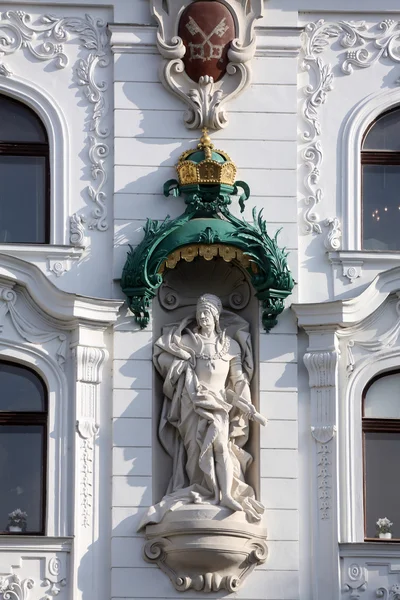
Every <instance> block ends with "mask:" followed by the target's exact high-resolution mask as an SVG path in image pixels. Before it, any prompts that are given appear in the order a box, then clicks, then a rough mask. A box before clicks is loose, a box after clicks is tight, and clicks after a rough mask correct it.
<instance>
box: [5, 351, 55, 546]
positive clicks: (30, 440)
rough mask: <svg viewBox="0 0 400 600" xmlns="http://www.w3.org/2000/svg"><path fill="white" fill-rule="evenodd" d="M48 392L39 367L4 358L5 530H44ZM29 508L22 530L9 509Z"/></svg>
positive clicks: (29, 531)
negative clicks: (35, 369) (17, 526)
mask: <svg viewBox="0 0 400 600" xmlns="http://www.w3.org/2000/svg"><path fill="white" fill-rule="evenodd" d="M46 440H47V394H46V389H45V386H44V383H43V381H42V380H41V379H40V377H39V376H38V375H36V373H34V372H33V371H31V370H30V369H27V368H26V367H23V366H20V365H17V364H15V363H8V362H0V474H1V480H2V489H1V494H0V532H3V533H15V534H17V535H18V534H19V533H26V534H37V535H38V534H39V535H40V534H44V529H45V527H44V520H45V489H46V487H45V486H46ZM17 510H20V511H23V512H24V513H25V514H26V519H23V522H21V523H20V531H15V530H13V529H11V528H10V526H11V525H12V526H13V527H14V526H15V523H14V524H12V523H11V522H10V518H9V515H10V513H13V512H14V511H17Z"/></svg>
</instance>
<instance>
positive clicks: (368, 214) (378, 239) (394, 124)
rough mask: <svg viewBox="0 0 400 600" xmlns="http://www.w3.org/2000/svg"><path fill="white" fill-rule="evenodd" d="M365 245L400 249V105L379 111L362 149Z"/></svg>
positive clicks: (383, 248)
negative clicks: (379, 113)
mask: <svg viewBox="0 0 400 600" xmlns="http://www.w3.org/2000/svg"><path fill="white" fill-rule="evenodd" d="M361 167H362V198H363V200H362V204H363V215H362V224H363V226H362V247H363V249H364V250H382V251H393V250H395V251H398V250H400V235H399V230H400V196H399V189H400V109H399V108H396V109H393V110H391V111H389V112H386V113H384V114H382V115H380V116H379V117H378V118H377V119H376V120H375V122H374V123H373V124H372V125H371V126H370V128H369V130H368V131H367V133H366V135H365V137H364V140H363V144H362V151H361Z"/></svg>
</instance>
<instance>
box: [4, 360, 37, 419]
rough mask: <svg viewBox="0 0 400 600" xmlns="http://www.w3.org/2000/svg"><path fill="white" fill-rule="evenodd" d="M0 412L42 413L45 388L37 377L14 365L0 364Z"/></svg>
mask: <svg viewBox="0 0 400 600" xmlns="http://www.w3.org/2000/svg"><path fill="white" fill-rule="evenodd" d="M0 390H1V391H0V411H8V412H21V411H24V412H44V411H45V410H46V406H45V393H46V392H45V387H44V385H43V382H42V380H41V379H39V377H38V376H37V375H36V374H35V373H33V371H30V370H29V369H26V368H25V367H20V366H19V365H17V364H14V363H2V362H0Z"/></svg>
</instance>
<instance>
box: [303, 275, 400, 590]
mask: <svg viewBox="0 0 400 600" xmlns="http://www.w3.org/2000/svg"><path fill="white" fill-rule="evenodd" d="M399 298H400V267H399V266H398V267H395V268H393V269H390V270H388V271H385V272H383V273H381V274H380V275H378V276H377V277H376V278H375V279H374V280H373V281H372V282H371V283H370V284H369V286H368V287H367V288H366V289H365V290H364V291H363V292H361V293H360V294H359V295H358V296H357V297H356V298H352V299H350V300H335V301H333V302H325V303H310V304H293V305H292V310H293V311H294V312H295V314H296V316H297V319H298V323H299V326H300V327H301V328H303V329H304V330H305V332H306V333H307V335H308V338H309V347H308V349H307V353H306V354H305V356H304V362H305V365H306V367H307V369H308V372H309V388H310V389H309V406H310V410H309V415H310V416H309V419H310V421H309V426H310V437H311V436H312V437H313V438H314V443H313V444H312V446H310V447H309V452H310V455H309V456H310V472H311V489H312V492H313V498H312V508H311V510H312V517H311V524H312V525H311V531H310V535H311V539H312V544H313V554H314V557H318V559H317V562H316V568H315V570H314V572H313V588H314V595H315V598H320V597H321V598H322V597H324V598H328V597H329V598H332V599H333V598H338V597H339V596H340V592H339V589H338V587H337V586H338V581H339V576H338V568H339V567H338V565H339V547H338V544H339V542H348V543H360V544H362V543H364V518H363V515H364V498H363V489H364V486H363V468H364V467H363V454H362V393H363V390H364V388H365V386H366V385H367V383H368V382H369V381H370V380H371V379H372V378H373V377H374V376H376V375H378V374H379V373H382V372H385V371H391V370H394V369H395V368H397V369H398V365H399V363H400V323H399V314H400V301H399ZM336 431H337V433H336V434H335V432H336ZM339 506H340V510H339ZM366 543H369V542H366ZM350 566H351V565H350V564H349V565H348V567H350ZM346 568H347V567H346ZM347 575H348V576H349V579H345V580H344V581H345V582H346V583H348V585H349V588H348V589H347V592H348V591H349V590H352V589H353V588H352V585H353V584H352V583H351V582H352V581H358V579H357V580H356V579H354V580H351V577H350V575H349V573H348V572H347V571H346V577H347ZM361 585H362V582H361V580H360V583H358V584H357V586H356V587H354V589H355V590H356V589H358V587H359V586H361ZM327 589H329V595H327ZM346 597H348V596H346Z"/></svg>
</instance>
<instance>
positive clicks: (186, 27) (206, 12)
mask: <svg viewBox="0 0 400 600" xmlns="http://www.w3.org/2000/svg"><path fill="white" fill-rule="evenodd" d="M178 35H179V37H180V38H182V41H183V43H184V44H185V46H186V54H185V56H184V58H183V62H184V64H185V69H186V73H187V75H188V76H189V77H190V78H191V79H193V81H195V82H196V83H197V82H198V81H199V78H200V77H201V76H203V75H210V76H211V77H213V78H214V81H218V79H221V77H223V75H224V73H225V71H226V67H227V64H228V62H229V61H228V50H229V45H230V43H231V41H232V40H233V39H235V37H237V36H236V28H235V22H234V20H233V16H232V14H231V12H230V10H229V9H228V8H227V7H226V6H225V5H224V4H222V3H221V2H218V1H217V0H197V2H193V3H192V4H190V5H189V6H188V7H187V8H186V9H185V10H184V11H183V13H182V16H181V19H180V21H179V29H178Z"/></svg>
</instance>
